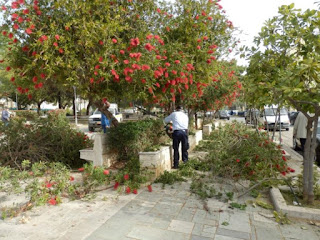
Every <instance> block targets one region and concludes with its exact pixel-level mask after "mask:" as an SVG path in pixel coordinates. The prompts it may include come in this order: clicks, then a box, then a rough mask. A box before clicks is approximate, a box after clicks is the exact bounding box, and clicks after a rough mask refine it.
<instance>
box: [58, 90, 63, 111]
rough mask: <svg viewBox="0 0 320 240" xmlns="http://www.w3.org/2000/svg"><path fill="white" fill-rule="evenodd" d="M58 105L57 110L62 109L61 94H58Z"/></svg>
mask: <svg viewBox="0 0 320 240" xmlns="http://www.w3.org/2000/svg"><path fill="white" fill-rule="evenodd" d="M58 105H59V109H63V107H62V100H61V92H59V93H58Z"/></svg>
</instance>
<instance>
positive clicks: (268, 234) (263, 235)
mask: <svg viewBox="0 0 320 240" xmlns="http://www.w3.org/2000/svg"><path fill="white" fill-rule="evenodd" d="M253 224H254V227H255V230H256V234H257V239H259V240H275V239H277V240H283V239H284V237H283V236H282V234H281V232H280V229H279V227H278V225H273V224H268V223H262V222H253Z"/></svg>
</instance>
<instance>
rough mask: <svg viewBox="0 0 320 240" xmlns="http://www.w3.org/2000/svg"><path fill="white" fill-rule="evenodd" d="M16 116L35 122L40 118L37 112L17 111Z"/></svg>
mask: <svg viewBox="0 0 320 240" xmlns="http://www.w3.org/2000/svg"><path fill="white" fill-rule="evenodd" d="M15 114H16V116H17V117H20V118H23V119H25V120H26V121H34V120H35V119H37V118H38V117H39V115H38V114H37V112H35V111H32V110H19V111H15Z"/></svg>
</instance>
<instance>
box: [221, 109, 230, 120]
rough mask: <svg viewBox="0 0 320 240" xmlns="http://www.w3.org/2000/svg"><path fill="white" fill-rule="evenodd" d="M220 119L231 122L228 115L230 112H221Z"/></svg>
mask: <svg viewBox="0 0 320 240" xmlns="http://www.w3.org/2000/svg"><path fill="white" fill-rule="evenodd" d="M218 118H219V119H228V120H230V116H229V114H228V111H227V110H220V111H219V112H218Z"/></svg>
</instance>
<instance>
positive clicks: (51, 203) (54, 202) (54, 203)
mask: <svg viewBox="0 0 320 240" xmlns="http://www.w3.org/2000/svg"><path fill="white" fill-rule="evenodd" d="M48 203H49V204H50V205H56V204H57V201H56V200H55V199H54V198H51V199H50V200H49V201H48Z"/></svg>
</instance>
